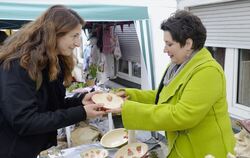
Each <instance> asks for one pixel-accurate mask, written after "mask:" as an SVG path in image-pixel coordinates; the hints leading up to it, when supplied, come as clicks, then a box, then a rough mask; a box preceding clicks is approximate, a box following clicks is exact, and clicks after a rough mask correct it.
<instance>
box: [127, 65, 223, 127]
mask: <svg viewBox="0 0 250 158" xmlns="http://www.w3.org/2000/svg"><path fill="white" fill-rule="evenodd" d="M223 85H224V78H223V75H222V74H221V72H219V71H218V69H216V68H214V67H207V68H205V69H202V70H200V71H198V72H196V73H195V74H194V75H193V77H192V78H191V79H190V80H189V81H188V83H187V84H186V87H185V88H184V90H183V92H182V95H181V98H180V100H179V101H178V102H177V103H176V104H167V103H166V104H159V105H157V106H154V105H153V104H143V103H138V102H135V101H126V102H125V103H124V105H123V107H122V120H123V124H124V127H125V128H128V129H141V130H164V131H176V130H184V129H188V128H192V127H194V126H195V125H197V124H198V123H199V122H200V121H201V120H202V119H203V118H204V117H205V116H206V115H207V114H208V112H209V110H210V109H211V107H212V106H213V104H214V103H215V102H216V101H218V99H219V98H220V97H222V95H223V88H224V86H223ZM223 97H224V96H223Z"/></svg>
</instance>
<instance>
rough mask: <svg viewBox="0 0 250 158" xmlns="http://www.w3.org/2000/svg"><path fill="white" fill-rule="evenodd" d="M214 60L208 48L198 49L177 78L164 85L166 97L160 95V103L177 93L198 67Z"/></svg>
mask: <svg viewBox="0 0 250 158" xmlns="http://www.w3.org/2000/svg"><path fill="white" fill-rule="evenodd" d="M212 60H214V59H213V57H212V55H211V53H210V52H209V51H208V50H207V49H206V48H202V49H201V50H200V51H198V52H197V53H196V54H195V55H194V56H193V57H192V59H191V60H190V61H189V62H188V63H187V64H186V65H185V66H184V67H183V69H182V70H181V71H180V72H179V73H178V74H177V75H176V76H175V78H174V79H173V80H172V81H171V82H170V83H169V84H168V85H167V86H164V87H163V89H162V92H161V93H162V94H163V95H164V97H160V99H159V102H158V103H162V102H166V101H167V100H168V99H169V98H170V97H172V96H173V95H174V94H175V93H176V91H177V90H178V89H179V87H180V86H181V85H182V84H183V83H184V82H186V81H187V80H188V79H189V78H190V77H191V75H192V74H193V72H194V71H195V70H196V68H198V67H199V66H200V65H202V64H204V63H206V62H209V61H212ZM163 77H164V76H163ZM163 91H164V92H163ZM165 92H166V93H165Z"/></svg>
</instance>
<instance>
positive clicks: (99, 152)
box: [80, 148, 109, 158]
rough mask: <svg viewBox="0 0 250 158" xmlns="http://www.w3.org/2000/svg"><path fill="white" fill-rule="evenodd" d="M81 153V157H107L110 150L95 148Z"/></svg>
mask: <svg viewBox="0 0 250 158" xmlns="http://www.w3.org/2000/svg"><path fill="white" fill-rule="evenodd" d="M80 155H81V158H105V157H107V156H108V155H109V154H108V151H107V150H105V149H97V148H93V149H89V150H86V151H84V152H82V153H80Z"/></svg>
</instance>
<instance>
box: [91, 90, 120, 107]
mask: <svg viewBox="0 0 250 158" xmlns="http://www.w3.org/2000/svg"><path fill="white" fill-rule="evenodd" d="M92 100H93V102H95V103H96V104H98V103H100V104H104V107H105V108H107V109H116V108H120V107H121V106H122V104H123V99H122V98H121V97H119V96H117V95H116V94H113V93H97V94H94V95H93V96H92Z"/></svg>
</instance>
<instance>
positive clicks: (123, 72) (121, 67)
mask: <svg viewBox="0 0 250 158" xmlns="http://www.w3.org/2000/svg"><path fill="white" fill-rule="evenodd" d="M117 76H118V77H119V78H122V79H124V80H127V81H130V82H133V83H137V84H139V85H141V64H140V63H138V62H135V61H128V60H125V59H120V60H119V61H118V62H117Z"/></svg>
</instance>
